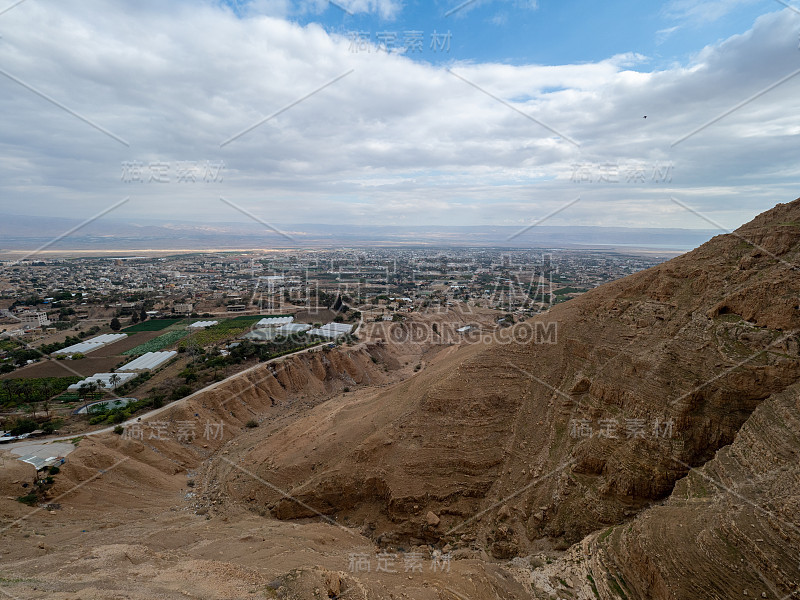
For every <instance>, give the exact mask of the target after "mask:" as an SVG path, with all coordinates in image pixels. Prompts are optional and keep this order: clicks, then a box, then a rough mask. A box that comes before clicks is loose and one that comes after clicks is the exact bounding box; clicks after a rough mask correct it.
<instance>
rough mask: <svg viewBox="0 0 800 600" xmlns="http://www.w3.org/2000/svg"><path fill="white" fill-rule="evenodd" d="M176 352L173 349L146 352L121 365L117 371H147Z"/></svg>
mask: <svg viewBox="0 0 800 600" xmlns="http://www.w3.org/2000/svg"><path fill="white" fill-rule="evenodd" d="M176 354H177V352H175V351H174V350H165V351H163V352H146V353H145V354H142V355H141V356H140V357H139V358H137V359H134V360H132V361H131V362H129V363H128V364H126V365H122V366H121V367H120V368H119V369H117V370H118V371H147V370H150V369H155V368H156V367H158V366H159V365H162V364H164V363H165V362H167V361H168V360H169V359H170V358H172V357H173V356H175V355H176Z"/></svg>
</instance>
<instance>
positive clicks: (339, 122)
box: [0, 0, 800, 228]
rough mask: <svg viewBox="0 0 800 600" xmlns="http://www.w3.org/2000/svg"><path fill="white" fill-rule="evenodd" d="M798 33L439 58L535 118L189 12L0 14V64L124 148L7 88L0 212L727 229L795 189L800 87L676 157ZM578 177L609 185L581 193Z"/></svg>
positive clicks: (178, 7) (793, 52) (262, 30)
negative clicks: (526, 61) (510, 57)
mask: <svg viewBox="0 0 800 600" xmlns="http://www.w3.org/2000/svg"><path fill="white" fill-rule="evenodd" d="M375 6H376V7H377V5H375ZM376 10H377V8H376ZM798 25H800V18H798V16H797V15H795V14H794V13H792V12H791V11H788V10H787V11H783V12H781V13H777V14H773V15H767V16H765V17H762V18H761V19H759V21H758V22H757V23H756V24H755V25H754V27H753V29H752V30H750V31H748V32H746V33H745V34H742V35H739V36H734V37H732V38H730V39H729V40H726V41H724V42H722V43H719V44H716V45H714V46H710V47H708V48H706V49H704V50H703V51H702V52H700V53H698V54H697V56H695V57H694V58H693V60H692V63H691V64H687V65H683V66H677V67H674V68H670V69H666V70H661V71H653V72H647V71H644V70H643V69H644V67H645V66H646V64H647V63H646V59H645V58H644V57H641V56H637V55H620V56H616V57H610V58H608V59H607V60H604V61H600V62H596V63H587V64H576V65H555V66H543V65H523V66H510V65H503V64H453V65H450V67H451V68H452V70H453V71H454V72H455V73H456V74H458V75H460V76H462V77H464V78H466V79H467V80H468V81H470V82H472V83H474V84H475V85H476V86H479V87H480V88H482V89H483V90H485V91H486V92H489V93H490V94H492V95H494V96H497V97H499V98H501V99H503V100H504V101H506V102H509V103H511V104H512V106H513V108H515V109H518V110H519V111H521V112H522V113H524V115H528V116H529V117H530V118H526V117H525V116H524V115H523V114H520V112H516V111H515V110H512V109H510V108H509V107H508V106H506V105H504V104H502V103H501V102H498V101H497V100H495V99H493V98H491V97H490V96H488V95H487V94H485V93H482V92H481V91H480V90H478V89H476V88H475V87H472V86H470V85H469V84H467V83H465V82H464V81H462V80H460V79H458V78H457V77H455V76H453V75H452V74H450V73H448V72H447V70H446V69H445V68H444V67H437V66H433V65H429V64H424V63H420V62H414V61H412V60H410V59H409V58H407V57H403V56H397V55H394V56H391V55H386V54H385V53H375V52H370V53H366V52H364V53H353V52H350V51H349V49H348V45H349V44H348V40H347V39H345V38H342V37H337V36H331V35H329V34H328V33H326V32H325V31H324V30H323V29H322V28H320V27H318V26H314V25H311V26H307V27H300V26H298V25H296V24H292V23H290V22H288V21H286V20H283V19H279V18H274V17H268V16H263V15H262V16H251V17H247V18H242V17H237V16H236V15H235V14H234V13H233V12H232V11H229V10H225V9H223V8H220V7H215V6H212V5H209V4H199V5H198V4H195V3H192V4H190V3H188V2H175V3H170V5H169V8H165V7H164V6H162V5H161V4H156V3H155V2H152V3H148V2H143V3H139V4H137V5H136V6H134V7H130V6H127V5H125V4H123V3H110V4H109V3H107V2H102V3H101V2H100V1H99V0H81V1H80V2H78V0H66V1H64V2H61V3H59V4H56V5H47V6H44V5H42V4H41V3H25V4H23V5H21V6H20V7H18V8H16V9H14V11H11V12H9V13H7V14H6V15H3V17H2V20H0V34H1V35H3V38H2V42H1V43H2V45H1V46H0V68H2V69H4V70H6V71H7V72H8V73H9V74H11V75H13V76H14V77H17V78H18V79H19V80H21V81H23V82H25V84H27V85H29V86H31V87H33V88H35V89H36V90H39V91H40V92H41V93H43V94H47V95H48V96H50V97H51V98H52V99H54V100H56V101H58V102H60V103H62V104H63V105H64V106H66V107H68V108H69V109H70V110H72V111H75V112H77V113H80V114H81V115H83V116H85V117H86V118H88V119H91V120H92V122H94V123H95V124H97V125H98V126H99V127H103V128H105V129H107V130H109V131H111V132H113V133H114V134H115V135H117V136H119V137H121V138H124V139H125V140H127V141H128V142H129V143H130V147H129V148H128V147H125V146H123V145H122V144H120V143H118V142H117V141H115V140H114V139H112V138H110V137H108V136H106V135H104V134H103V133H102V132H100V131H98V130H97V129H95V128H93V127H91V126H90V125H88V124H87V123H85V122H83V121H81V120H79V119H78V118H76V117H75V116H74V115H72V114H70V113H68V112H67V111H65V110H62V109H61V108H58V107H57V106H54V105H53V104H52V103H50V102H48V101H47V100H45V99H43V98H42V97H41V96H37V95H36V94H34V93H32V92H31V91H30V90H29V89H26V88H24V87H23V86H22V85H20V84H19V83H16V82H14V81H12V80H10V79H8V78H6V77H2V76H0V111H2V114H3V115H4V116H5V122H4V126H3V129H2V131H1V132H0V157H2V160H1V161H0V210H2V212H6V213H26V214H34V213H38V214H44V215H63V216H89V215H91V214H94V213H97V212H99V211H100V210H102V209H103V208H105V207H107V206H109V205H111V204H113V203H114V202H116V201H118V200H119V199H121V198H123V197H125V196H131V202H129V203H128V204H127V205H126V206H125V207H124V208H122V209H120V214H131V215H137V216H154V217H157V216H167V217H170V218H187V219H191V218H202V219H215V220H222V221H232V220H236V219H238V218H241V217H240V215H239V214H238V213H235V212H233V211H232V209H230V208H228V207H227V206H225V205H222V204H221V203H220V202H219V197H220V196H224V197H226V198H229V199H230V200H232V201H235V202H237V203H238V204H240V205H242V206H245V207H247V208H249V209H250V210H252V211H253V212H255V213H257V214H259V215H260V216H261V217H263V218H268V219H269V220H270V222H309V221H316V222H325V223H333V222H360V223H388V222H390V221H392V220H396V221H398V222H404V223H418V224H424V223H431V222H441V223H450V224H483V223H496V224H519V223H528V222H530V221H532V220H533V219H534V218H536V217H540V216H543V215H544V214H547V213H548V212H551V211H552V210H554V209H555V208H557V207H558V206H560V205H563V204H564V203H566V202H568V201H571V200H572V199H574V198H575V197H576V196H577V195H578V194H580V195H581V197H582V200H581V202H580V203H578V204H576V205H575V206H573V207H570V209H568V210H566V211H564V212H563V213H561V214H559V215H558V217H556V218H554V219H553V220H552V222H550V224H554V225H557V224H570V223H571V224H584V225H588V224H601V223H602V224H606V225H630V226H690V227H697V228H706V227H707V223H705V222H703V221H702V220H699V219H698V218H697V217H696V216H694V215H692V214H690V213H686V211H683V210H681V209H680V208H679V207H677V206H676V205H674V204H672V203H671V202H670V201H669V197H670V195H673V196H675V197H678V198H680V199H681V200H682V201H683V202H686V203H687V204H690V205H692V206H695V207H696V208H697V209H699V210H703V211H708V213H709V214H712V215H713V216H714V218H715V219H717V220H720V221H722V222H723V223H726V224H728V225H731V226H733V225H736V224H738V223H739V222H742V221H745V220H747V219H749V218H750V217H751V216H752V215H754V214H756V213H757V212H760V211H761V210H764V209H766V208H768V207H770V206H771V205H773V204H775V203H776V202H779V201H787V200H789V199H792V198H794V197H795V196H797V195H798V194H797V190H796V189H795V188H796V179H797V165H798V164H800V160H799V159H800V146H798V144H797V138H796V136H797V133H798V131H799V130H800V118H798V117H797V115H798V114H800V110H798V109H800V94H798V93H797V90H798V87H800V77H798V78H797V79H796V80H790V81H787V82H786V83H785V84H784V85H782V86H779V87H777V88H775V89H773V90H771V91H770V92H768V93H766V94H764V95H763V96H761V97H759V98H758V99H756V100H754V101H753V102H751V103H749V104H748V105H746V106H744V107H742V108H741V109H739V110H737V111H736V112H734V113H732V114H730V115H729V116H727V117H725V118H724V119H722V120H720V121H719V122H717V123H715V124H713V125H711V126H709V127H707V128H705V129H703V130H702V131H699V132H698V133H697V134H696V135H694V136H692V137H690V138H688V139H687V140H686V141H684V142H682V143H680V144H678V145H677V146H674V147H673V146H672V144H673V143H674V142H675V141H676V140H678V139H679V138H681V137H682V136H685V135H686V134H688V133H690V132H692V131H693V130H695V129H697V128H698V127H700V126H701V125H703V124H704V123H706V122H708V121H710V120H712V119H714V118H715V117H717V116H719V115H721V114H722V113H724V112H725V111H727V110H729V109H730V108H731V107H733V106H735V105H737V104H738V103H740V102H741V101H743V100H745V99H747V98H749V97H751V96H752V95H754V94H756V93H757V92H758V91H759V90H763V89H765V88H766V87H768V86H769V85H771V84H773V83H774V82H776V81H778V80H779V79H780V78H781V77H784V76H785V75H787V74H788V73H791V72H792V71H794V70H795V69H796V68H797V66H796V59H797V49H796V45H797V41H796V40H797V37H796V35H797V34H796V31H797V27H798ZM351 70H352V73H350V74H348V75H347V76H346V77H344V78H342V79H341V80H340V81H337V82H336V83H334V84H332V85H330V86H328V87H326V88H325V89H323V90H322V91H320V92H319V93H316V94H314V95H312V96H310V97H308V98H307V99H305V100H303V101H302V102H299V103H297V104H295V105H294V106H292V107H291V108H289V109H288V110H286V111H284V112H282V113H281V114H279V115H277V116H275V117H274V118H272V119H270V120H269V121H267V122H265V123H263V124H262V125H260V126H258V127H256V128H254V129H253V130H252V131H250V132H248V133H247V134H245V135H242V136H241V137H240V138H239V139H237V140H235V141H233V142H231V143H230V144H228V145H226V146H225V147H224V148H220V144H221V143H222V142H223V141H224V140H227V139H229V138H230V137H231V136H233V135H234V134H237V133H238V132H241V131H242V130H244V129H246V128H248V127H250V126H252V125H254V124H256V123H258V122H259V121H261V120H263V119H264V118H265V117H267V116H269V115H271V114H273V113H275V112H276V111H278V110H280V109H282V108H285V107H287V106H288V105H290V104H292V103H296V102H297V101H298V100H299V99H301V98H303V97H304V96H307V95H308V94H309V93H311V92H313V91H314V90H317V89H318V88H320V86H323V85H324V84H325V83H326V82H330V81H331V80H332V79H334V78H336V77H338V76H340V75H343V74H345V73H348V72H349V71H351ZM645 115H647V119H644V118H643V116H645ZM537 121H538V123H537ZM543 125H545V126H546V127H545V126H543ZM548 128H550V129H548ZM551 130H555V131H558V132H562V133H563V134H564V135H566V136H568V137H570V138H573V139H575V140H577V141H578V142H580V148H576V147H574V146H573V145H571V144H570V143H568V142H566V141H565V140H564V139H562V138H560V137H559V136H558V135H555V134H553V133H552V131H551ZM124 161H128V162H130V161H140V162H142V163H143V164H144V166H145V167H147V165H148V164H149V163H151V162H154V163H156V162H158V163H167V164H168V165H169V166H170V168H171V175H172V178H171V181H170V183H163V184H161V183H156V182H147V181H145V182H143V183H137V184H133V183H125V182H122V181H120V179H121V177H120V176H121V173H122V163H123V162H124ZM186 161H199V162H200V163H202V162H203V161H224V162H225V165H226V167H225V170H224V181H223V182H221V183H220V182H215V183H202V182H200V181H198V182H196V183H188V182H177V181H176V174H177V173H176V170H177V169H178V165H179V163H181V164H182V168H185V163H186ZM665 165H672V167H671V169H672V171H671V177H670V178H669V181H667V180H666V179H665V180H663V181H653V177H654V172H658V170H659V169H662V170H663V169H664V168H665ZM581 169H583V171H582V170H581ZM586 169H588V170H589V171H590V175H591V177H592V178H594V179H595V180H597V179H600V180H601V181H599V182H598V181H594V182H593V183H588V182H579V181H573V178H574V177H575V176H576V172H577V173H578V175H580V174H581V173H584V171H585V170H586ZM580 177H582V175H580ZM580 177H577V178H578V179H580ZM609 179H616V181H617V182H616V183H613V182H611V181H608V180H609Z"/></svg>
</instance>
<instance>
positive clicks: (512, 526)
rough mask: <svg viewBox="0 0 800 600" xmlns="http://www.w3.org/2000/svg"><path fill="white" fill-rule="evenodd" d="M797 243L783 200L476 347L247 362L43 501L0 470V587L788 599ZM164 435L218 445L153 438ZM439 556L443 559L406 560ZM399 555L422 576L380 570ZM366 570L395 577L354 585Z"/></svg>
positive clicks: (89, 457) (799, 442)
mask: <svg viewBox="0 0 800 600" xmlns="http://www.w3.org/2000/svg"><path fill="white" fill-rule="evenodd" d="M799 253H800V200H798V201H795V202H792V203H790V204H785V205H778V206H777V207H775V208H774V209H772V210H770V211H768V212H766V213H764V214H762V215H760V216H759V217H757V218H756V219H754V220H753V221H752V222H751V223H748V224H747V225H745V226H743V227H741V228H740V229H738V230H737V231H736V232H734V233H732V234H727V235H721V236H717V237H716V238H714V239H713V240H711V241H709V242H708V243H706V244H704V245H703V246H701V247H700V248H698V249H696V250H694V251H692V252H690V253H688V254H686V255H683V256H681V257H678V258H676V259H674V260H672V261H669V262H667V263H664V264H662V265H660V266H658V267H655V268H653V269H650V270H648V271H644V272H641V273H638V274H636V275H633V276H630V277H627V278H625V279H622V280H619V281H617V282H614V283H611V284H608V285H604V286H601V287H599V288H597V289H594V290H592V291H590V292H588V293H586V294H584V295H582V296H580V297H579V298H576V299H574V300H571V301H569V302H567V303H564V304H560V305H558V306H556V307H554V308H553V309H552V310H551V311H550V312H549V313H547V314H543V315H540V316H539V317H538V318H536V319H534V320H533V321H531V322H529V323H526V324H523V325H522V326H517V327H515V328H509V329H498V330H493V329H491V328H490V327H488V324H489V323H490V322H491V320H492V319H491V317H490V318H489V319H485V320H484V322H483V323H484V325H486V327H485V328H484V330H483V331H484V333H485V334H486V335H484V336H483V337H479V338H478V340H479V341H480V343H466V342H465V343H460V344H450V343H439V342H437V338H436V336H428V337H425V338H424V339H423V340H420V341H403V340H404V335H403V334H404V332H403V331H402V328H403V327H405V325H404V324H401V323H397V324H387V325H385V327H386V328H389V329H386V330H379V329H377V327H376V329H375V330H374V331H373V334H374V335H373V336H372V338H371V339H367V340H365V341H364V342H363V343H360V344H358V345H357V346H349V347H343V348H337V349H335V350H330V351H325V352H323V351H318V352H314V353H311V354H304V355H298V356H293V357H288V358H286V359H285V360H282V361H281V362H280V363H279V364H276V365H261V366H259V367H258V368H257V369H254V370H251V371H249V372H247V373H244V374H242V375H240V376H237V377H235V378H232V379H230V380H228V381H225V382H223V384H221V385H218V386H216V387H215V388H214V389H211V390H208V391H205V392H201V393H198V394H196V395H194V396H192V397H190V398H188V399H187V400H185V401H182V402H180V403H178V404H176V405H174V406H170V407H169V408H168V410H166V411H165V412H164V413H162V414H161V415H159V416H158V419H159V420H160V421H163V422H164V423H166V425H165V427H166V431H167V433H168V435H167V436H166V438H165V439H149V438H147V437H144V438H143V439H129V438H127V437H126V436H117V435H114V434H107V435H102V436H95V437H92V438H86V439H84V440H82V441H80V442H79V445H78V448H77V449H76V450H75V451H74V452H73V453H72V454H70V456H69V460H68V462H67V464H65V465H64V467H63V469H62V471H61V473H60V474H59V475H58V476H57V477H56V485H55V486H54V488H53V490H52V500H51V501H52V502H53V503H54V506H50V507H47V508H46V509H45V510H43V509H42V508H39V509H36V510H34V511H31V509H28V508H27V507H25V506H23V505H21V504H19V503H18V502H16V501H15V500H14V497H15V495H18V494H19V493H20V491H19V489H17V488H19V484H20V482H21V481H23V480H24V479H25V477H26V475H24V474H22V473H21V469H22V467H19V465H17V464H15V468H14V469H11V470H9V471H0V473H2V474H3V476H2V477H0V486H2V488H3V491H4V494H3V498H0V524H1V525H2V527H1V528H2V531H3V533H2V535H3V542H4V544H3V546H2V547H0V564H2V571H3V576H2V578H0V586H2V587H0V590H2V591H7V592H8V593H10V594H13V597H20V598H45V597H46V598H54V599H56V600H67V599H70V600H73V599H75V598H82V599H93V598H109V597H119V598H135V599H137V600H138V599H140V598H141V599H149V598H170V599H172V598H176V599H177V598H187V597H198V598H226V599H227V598H231V599H233V598H242V597H254V598H261V597H281V598H324V597H328V598H350V597H352V598H365V599H370V600H371V599H373V598H419V599H426V600H427V599H431V600H434V599H435V600H453V599H454V598H457V599H463V598H470V599H472V598H489V597H496V598H507V599H513V598H526V597H527V598H548V599H549V598H577V599H579V600H583V599H587V600H588V599H594V598H602V599H603V600H607V599H615V598H630V599H633V598H653V599H659V600H661V599H664V600H666V599H673V598H681V599H682V598H700V597H702V598H719V599H723V598H732V597H737V598H738V597H747V596H750V597H766V598H776V599H785V598H788V597H791V596H790V594H792V593H797V592H798V589H799V588H798V586H800V567H799V565H798V560H797V555H798V552H800V533H799V532H800V522H799V521H800V519H799V518H798V515H799V514H800V512H799V511H798V507H800V482H799V481H798V477H797V454H798V452H799V451H800V419H798V416H797V415H798V408H800V392H799V391H798V389H799V388H798V387H797V386H798V385H800V384H799V383H798V380H799V379H800V355H799V352H800V338H798V333H797V332H798V329H800V307H799V306H798V304H799V302H800V300H798V299H799V298H800V276H799V275H798V270H797V266H796V265H798V264H800V263H798V260H797V259H798V254H799ZM484 317H485V316H484ZM484 317H482V316H481V315H464V314H456V315H436V314H420V315H415V316H414V324H416V325H419V326H421V327H423V328H424V327H432V325H433V324H434V323H437V322H441V321H442V320H447V319H450V321H451V322H450V323H449V324H450V325H452V324H453V323H457V324H458V325H461V324H463V323H465V322H472V321H475V320H477V321H478V322H480V319H481V318H484ZM553 324H555V328H554V326H553ZM392 328H395V329H392ZM397 328H400V329H401V330H397ZM440 329H441V328H440ZM531 331H533V332H534V333H535V335H530V332H531ZM542 331H547V332H550V333H549V334H548V335H538V332H542ZM526 332H527V333H526ZM553 333H554V334H555V335H553ZM526 336H527V337H526ZM473 342H476V340H473ZM414 365H420V367H421V368H420V369H417V368H416V367H414ZM253 420H256V421H257V422H258V423H259V426H258V427H255V428H250V427H247V426H246V424H247V423H248V422H249V421H253ZM188 421H194V422H196V423H200V424H202V423H206V422H210V423H217V424H220V425H221V427H222V428H224V432H225V434H224V435H222V436H220V437H219V438H216V437H213V438H211V439H202V440H201V439H199V433H200V432H201V431H202V426H200V430H199V431H198V437H197V438H195V439H192V440H179V439H177V438H176V434H177V431H178V430H179V428H180V426H181V425H180V424H181V423H184V422H188ZM6 460H8V459H7V458H6ZM442 552H444V553H447V554H449V555H450V556H452V558H453V563H452V569H449V568H448V571H447V572H446V573H445V572H436V571H432V570H431V569H430V566H429V561H430V560H433V559H434V558H436V557H437V556H439V557H440V556H441V553H442ZM356 553H357V554H359V555H363V556H367V557H369V558H371V559H372V561H373V562H372V563H371V565H372V569H371V570H366V571H358V570H357V569H355V570H354V569H353V568H352V565H353V562H352V560H353V556H354V555H355V554H356ZM409 553H415V554H420V555H422V556H424V557H425V561H426V562H425V565H426V566H425V568H424V572H418V571H410V572H408V571H405V570H404V568H403V560H404V559H403V557H407V556H408V555H409ZM381 555H383V556H396V557H397V561H398V568H397V569H396V570H395V571H388V570H384V571H376V570H375V568H374V567H375V564H376V563H375V562H374V561H375V559H376V557H378V556H381ZM745 592H746V594H745Z"/></svg>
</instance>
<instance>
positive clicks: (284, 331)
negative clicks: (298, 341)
mask: <svg viewBox="0 0 800 600" xmlns="http://www.w3.org/2000/svg"><path fill="white" fill-rule="evenodd" d="M309 329H311V325H306V324H305V323H287V324H286V325H281V326H280V327H278V328H277V329H276V330H275V331H276V332H277V333H278V335H292V334H294V333H303V332H304V331H308V330H309Z"/></svg>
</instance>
